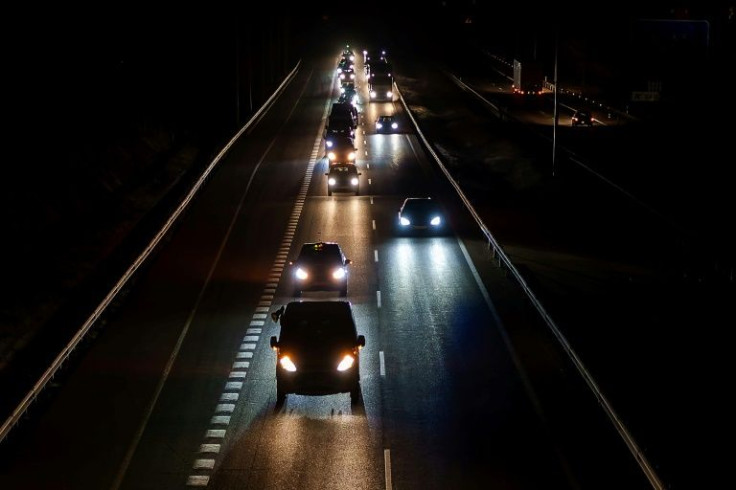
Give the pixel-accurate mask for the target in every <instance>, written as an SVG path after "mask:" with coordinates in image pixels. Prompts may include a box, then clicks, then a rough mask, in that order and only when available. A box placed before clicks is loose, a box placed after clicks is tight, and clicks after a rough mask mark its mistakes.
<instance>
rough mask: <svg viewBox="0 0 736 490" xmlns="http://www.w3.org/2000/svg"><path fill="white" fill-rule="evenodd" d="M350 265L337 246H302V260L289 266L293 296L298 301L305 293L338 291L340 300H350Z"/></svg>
mask: <svg viewBox="0 0 736 490" xmlns="http://www.w3.org/2000/svg"><path fill="white" fill-rule="evenodd" d="M351 263H352V262H351V260H350V259H348V258H346V257H345V254H344V253H343V252H342V249H341V248H340V245H338V244H337V243H335V242H309V243H305V244H303V245H302V248H301V249H300V251H299V256H298V257H297V258H296V260H295V261H293V262H290V265H291V267H292V272H293V275H294V296H297V297H299V296H301V295H302V292H304V291H339V293H340V296H343V297H344V296H347V295H348V266H349V265H350V264H351Z"/></svg>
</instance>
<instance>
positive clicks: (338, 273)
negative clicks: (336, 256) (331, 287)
mask: <svg viewBox="0 0 736 490" xmlns="http://www.w3.org/2000/svg"><path fill="white" fill-rule="evenodd" d="M332 277H333V279H342V278H344V277H345V268H344V267H339V268H337V269H335V270H334V271H333V272H332Z"/></svg>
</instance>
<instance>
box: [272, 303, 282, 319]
mask: <svg viewBox="0 0 736 490" xmlns="http://www.w3.org/2000/svg"><path fill="white" fill-rule="evenodd" d="M283 314H284V307H283V306H281V308H279V309H278V310H276V311H274V312H272V313H271V320H273V322H274V323H276V322H278V321H279V319H280V318H281V315H283Z"/></svg>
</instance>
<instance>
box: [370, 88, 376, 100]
mask: <svg viewBox="0 0 736 490" xmlns="http://www.w3.org/2000/svg"><path fill="white" fill-rule="evenodd" d="M375 98H376V91H375V90H371V99H375Z"/></svg>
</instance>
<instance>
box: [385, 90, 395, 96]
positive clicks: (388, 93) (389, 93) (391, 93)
mask: <svg viewBox="0 0 736 490" xmlns="http://www.w3.org/2000/svg"><path fill="white" fill-rule="evenodd" d="M393 96H394V93H393V92H392V91H390V90H389V91H388V92H386V97H393Z"/></svg>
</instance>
